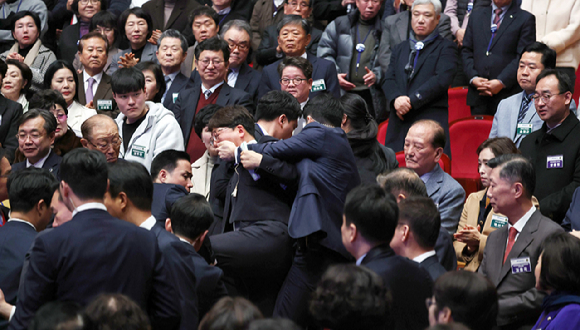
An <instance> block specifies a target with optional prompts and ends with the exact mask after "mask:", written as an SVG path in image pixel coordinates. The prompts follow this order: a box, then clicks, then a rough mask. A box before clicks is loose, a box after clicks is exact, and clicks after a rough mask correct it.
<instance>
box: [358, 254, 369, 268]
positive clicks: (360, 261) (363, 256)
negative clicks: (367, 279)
mask: <svg viewBox="0 0 580 330" xmlns="http://www.w3.org/2000/svg"><path fill="white" fill-rule="evenodd" d="M366 256H367V254H366V253H365V254H363V255H362V256H361V257H360V258H358V259H356V265H357V266H360V264H361V263H362V261H363V260H364V258H365V257H366Z"/></svg>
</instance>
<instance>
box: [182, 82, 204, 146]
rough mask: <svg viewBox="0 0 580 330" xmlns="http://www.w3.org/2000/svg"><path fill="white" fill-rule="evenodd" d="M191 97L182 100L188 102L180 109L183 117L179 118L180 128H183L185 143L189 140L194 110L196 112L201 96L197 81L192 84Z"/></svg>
mask: <svg viewBox="0 0 580 330" xmlns="http://www.w3.org/2000/svg"><path fill="white" fill-rule="evenodd" d="M191 96H192V97H184V98H182V99H183V100H186V101H189V102H186V104H182V105H181V108H182V109H184V110H185V111H182V113H183V115H182V116H181V123H180V124H181V127H182V128H183V136H184V137H185V143H187V142H188V140H189V133H191V126H192V125H193V118H194V117H195V110H197V102H199V97H200V96H201V82H200V81H197V82H195V83H194V84H193V89H192V90H191Z"/></svg>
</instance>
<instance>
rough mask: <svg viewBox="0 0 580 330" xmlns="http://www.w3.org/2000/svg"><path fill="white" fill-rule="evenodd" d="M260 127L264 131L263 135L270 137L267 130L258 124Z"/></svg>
mask: <svg viewBox="0 0 580 330" xmlns="http://www.w3.org/2000/svg"><path fill="white" fill-rule="evenodd" d="M256 124H257V125H258V126H260V129H261V130H262V135H264V136H270V134H268V131H266V129H265V128H264V126H262V125H260V124H258V123H256Z"/></svg>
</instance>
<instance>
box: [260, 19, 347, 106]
mask: <svg viewBox="0 0 580 330" xmlns="http://www.w3.org/2000/svg"><path fill="white" fill-rule="evenodd" d="M310 40H311V35H310V24H309V23H308V21H307V20H305V19H303V18H301V17H300V16H296V15H291V16H285V17H284V18H283V19H282V21H280V23H278V43H279V47H280V49H281V50H282V53H281V54H280V56H279V58H280V60H278V61H276V62H274V63H272V64H270V65H267V66H266V67H265V68H264V70H262V81H261V82H260V88H259V89H258V98H261V97H262V96H263V95H264V94H266V93H267V92H269V91H271V90H280V89H281V88H280V74H279V73H278V65H279V64H280V63H281V62H282V58H283V57H304V58H306V59H308V61H309V62H310V63H312V67H313V69H314V70H313V72H312V79H313V85H312V90H313V92H312V97H314V96H316V95H317V94H318V93H319V92H321V91H325V90H326V91H329V92H330V93H332V95H333V96H334V97H336V98H339V97H340V85H339V84H338V76H337V73H336V66H335V65H334V63H332V62H330V61H328V60H325V59H321V58H318V57H316V56H314V55H311V54H308V53H307V52H306V47H307V45H308V44H309V43H310Z"/></svg>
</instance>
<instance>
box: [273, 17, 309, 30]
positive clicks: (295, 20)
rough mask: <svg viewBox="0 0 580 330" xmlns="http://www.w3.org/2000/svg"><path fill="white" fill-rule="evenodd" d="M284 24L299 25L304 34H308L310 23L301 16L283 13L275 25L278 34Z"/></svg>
mask: <svg viewBox="0 0 580 330" xmlns="http://www.w3.org/2000/svg"><path fill="white" fill-rule="evenodd" d="M286 25H300V26H301V27H302V29H303V30H304V33H305V34H306V35H309V34H310V30H311V27H310V23H309V22H308V20H307V19H304V18H302V16H300V15H284V17H283V18H282V20H281V21H280V23H278V25H276V31H277V32H278V35H279V34H280V31H281V30H282V29H283V28H284V27H285V26H286Z"/></svg>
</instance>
